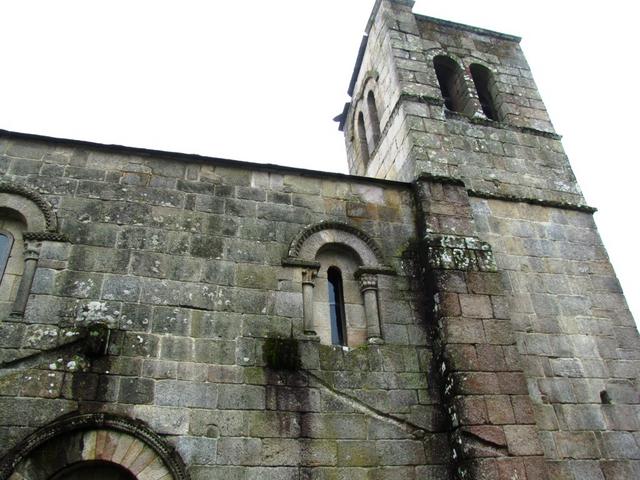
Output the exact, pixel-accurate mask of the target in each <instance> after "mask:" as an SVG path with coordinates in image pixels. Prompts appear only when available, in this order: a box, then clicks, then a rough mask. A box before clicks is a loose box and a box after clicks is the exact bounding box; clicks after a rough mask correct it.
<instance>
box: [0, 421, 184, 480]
mask: <svg viewBox="0 0 640 480" xmlns="http://www.w3.org/2000/svg"><path fill="white" fill-rule="evenodd" d="M95 461H101V462H108V463H110V464H112V465H114V466H118V467H119V468H122V469H123V470H125V471H127V472H129V473H131V475H132V476H134V477H135V478H136V479H138V480H155V479H158V478H162V479H169V478H170V479H172V480H189V475H188V473H187V472H186V469H185V466H184V463H183V461H182V459H181V458H180V457H179V456H178V454H177V453H176V451H175V449H173V448H172V447H171V446H170V445H168V444H166V443H165V441H164V440H163V439H162V438H160V437H159V436H158V435H157V434H156V433H154V432H153V431H152V430H151V429H149V428H148V427H147V426H146V425H145V424H143V423H142V422H140V421H138V420H131V419H128V418H125V417H120V416H116V415H111V414H106V413H94V414H84V415H74V416H71V417H66V418H63V419H60V420H57V421H55V422H53V423H51V424H49V425H48V426H46V427H43V428H41V429H40V430H37V431H36V432H35V433H33V434H31V435H30V436H28V437H27V438H26V440H24V441H23V442H22V443H21V444H20V445H18V446H17V447H15V448H14V449H13V450H12V451H11V452H9V454H8V455H7V456H6V457H5V458H4V459H3V460H2V462H1V463H0V480H18V479H19V480H37V479H40V478H51V477H52V476H54V475H56V474H58V473H59V472H64V471H65V469H67V468H68V467H71V466H73V465H82V464H83V463H86V464H91V463H92V462H95ZM33 472H35V473H37V476H36V477H33V476H32V475H31V474H32V473H33Z"/></svg>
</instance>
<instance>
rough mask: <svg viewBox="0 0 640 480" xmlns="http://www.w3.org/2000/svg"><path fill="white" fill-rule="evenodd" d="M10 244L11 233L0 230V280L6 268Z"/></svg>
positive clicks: (11, 243) (11, 244)
mask: <svg viewBox="0 0 640 480" xmlns="http://www.w3.org/2000/svg"><path fill="white" fill-rule="evenodd" d="M12 246H13V235H11V234H10V233H9V232H2V231H0V281H2V277H3V276H4V270H5V268H7V262H8V261H9V254H10V253H11V247H12Z"/></svg>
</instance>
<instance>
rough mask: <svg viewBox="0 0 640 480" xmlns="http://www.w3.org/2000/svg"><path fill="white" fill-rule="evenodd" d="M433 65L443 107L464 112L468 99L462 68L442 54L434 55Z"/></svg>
mask: <svg viewBox="0 0 640 480" xmlns="http://www.w3.org/2000/svg"><path fill="white" fill-rule="evenodd" d="M433 66H434V67H435V69H436V77H438V84H439V85H440V92H441V93H442V99H443V100H444V105H445V107H447V109H448V110H451V111H452V112H460V113H464V112H465V111H466V110H467V109H468V103H469V99H468V95H467V94H466V87H465V82H464V77H463V75H462V69H461V68H460V66H459V65H458V64H457V63H456V62H455V61H453V60H452V59H451V58H449V57H446V56H444V55H438V56H437V57H435V58H434V59H433Z"/></svg>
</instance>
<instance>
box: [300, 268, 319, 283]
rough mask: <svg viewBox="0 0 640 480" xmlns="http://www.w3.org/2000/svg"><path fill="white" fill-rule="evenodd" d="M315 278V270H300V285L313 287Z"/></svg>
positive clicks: (316, 272) (316, 274)
mask: <svg viewBox="0 0 640 480" xmlns="http://www.w3.org/2000/svg"><path fill="white" fill-rule="evenodd" d="M317 276H318V270H317V269H315V268H304V269H302V284H303V285H311V286H314V285H315V282H316V277H317Z"/></svg>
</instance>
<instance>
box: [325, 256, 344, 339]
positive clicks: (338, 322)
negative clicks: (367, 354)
mask: <svg viewBox="0 0 640 480" xmlns="http://www.w3.org/2000/svg"><path fill="white" fill-rule="evenodd" d="M327 280H328V284H329V314H330V316H331V343H332V344H333V345H346V344H347V339H346V335H345V332H346V324H345V313H344V296H343V290H342V274H341V272H340V269H339V268H338V267H329V269H328V270H327Z"/></svg>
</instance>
